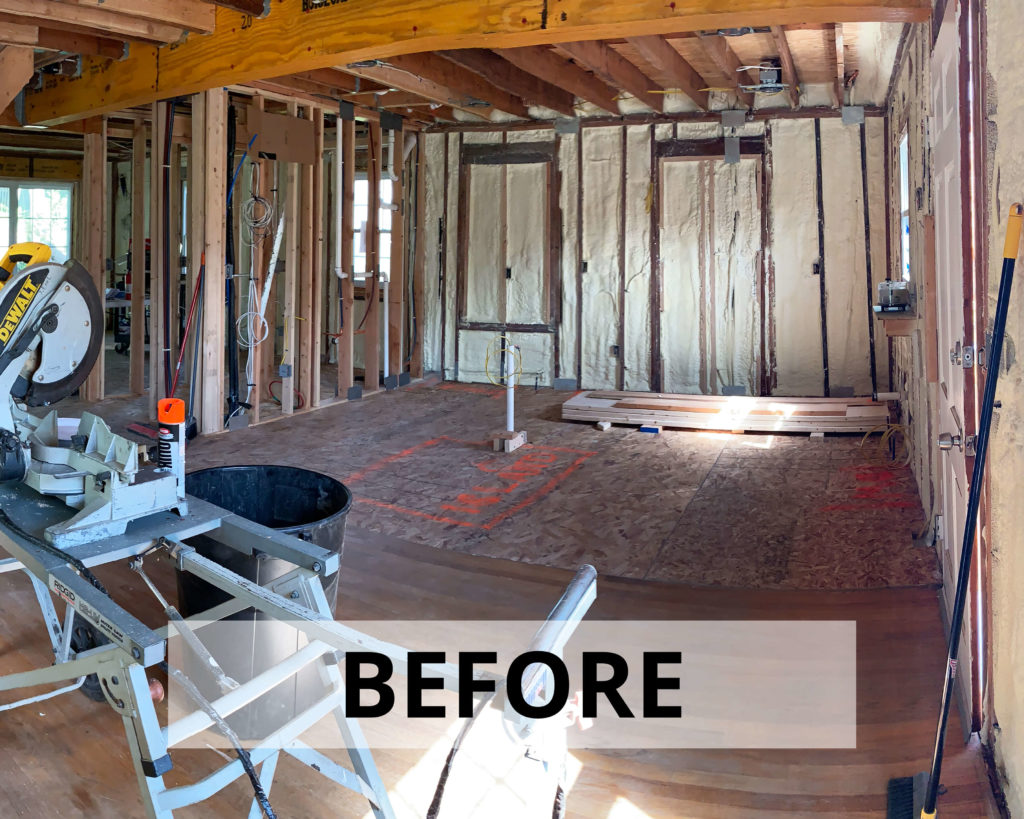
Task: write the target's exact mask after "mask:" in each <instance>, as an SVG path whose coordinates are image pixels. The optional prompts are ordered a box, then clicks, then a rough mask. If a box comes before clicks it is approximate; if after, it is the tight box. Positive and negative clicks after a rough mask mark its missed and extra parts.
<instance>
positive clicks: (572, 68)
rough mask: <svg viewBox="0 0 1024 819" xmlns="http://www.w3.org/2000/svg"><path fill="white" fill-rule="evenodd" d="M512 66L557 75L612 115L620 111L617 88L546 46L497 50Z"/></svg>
mask: <svg viewBox="0 0 1024 819" xmlns="http://www.w3.org/2000/svg"><path fill="white" fill-rule="evenodd" d="M495 53H496V54H499V55H500V56H501V57H503V58H504V59H506V60H508V61H509V62H510V63H512V65H514V66H517V67H518V68H520V69H522V70H523V71H527V72H529V73H531V74H533V75H535V76H537V77H540V78H542V79H547V78H551V77H557V78H558V84H559V85H560V86H561V87H562V88H564V89H566V90H567V91H570V92H572V93H573V94H575V95H576V96H577V97H579V98H580V99H581V100H585V101H586V102H589V103H592V104H593V105H596V106H597V107H598V108H602V109H604V110H605V111H607V112H608V113H610V114H618V113H619V104H618V103H617V102H616V101H615V97H616V95H617V93H618V92H617V90H616V89H614V88H612V87H611V86H610V85H608V83H606V82H604V81H603V80H602V79H600V78H599V77H595V76H594V75H593V74H591V73H590V72H589V71H585V70H584V69H582V68H580V67H579V66H578V65H576V63H574V62H572V61H571V60H567V59H565V58H564V57H562V56H561V55H559V54H556V53H555V52H554V51H552V50H551V49H549V48H546V47H544V46H531V47H528V48H499V49H496V51H495Z"/></svg>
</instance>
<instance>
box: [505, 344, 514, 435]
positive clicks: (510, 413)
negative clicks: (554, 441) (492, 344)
mask: <svg viewBox="0 0 1024 819" xmlns="http://www.w3.org/2000/svg"><path fill="white" fill-rule="evenodd" d="M514 352H515V347H514V346H513V345H511V344H509V343H508V336H505V432H515V431H516V420H515V415H516V382H515V373H513V372H512V366H513V365H512V361H513V357H514V356H513V353H514Z"/></svg>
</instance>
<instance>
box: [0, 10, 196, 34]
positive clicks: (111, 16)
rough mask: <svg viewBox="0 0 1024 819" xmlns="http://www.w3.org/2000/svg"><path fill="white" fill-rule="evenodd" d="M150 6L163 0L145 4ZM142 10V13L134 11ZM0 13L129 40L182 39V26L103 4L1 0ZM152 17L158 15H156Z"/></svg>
mask: <svg viewBox="0 0 1024 819" xmlns="http://www.w3.org/2000/svg"><path fill="white" fill-rule="evenodd" d="M148 5H150V6H151V7H152V8H156V7H157V6H158V5H159V6H163V5H164V4H163V3H159V4H157V3H155V2H154V3H151V4H148ZM136 13H137V14H138V13H141V12H136ZM0 14H5V15H10V16H12V17H21V18H23V19H24V20H25V21H26V22H27V21H33V22H34V23H35V24H36V25H40V24H45V25H46V26H47V27H49V28H60V27H61V25H62V24H65V23H66V24H68V25H72V26H75V27H76V28H78V29H81V28H89V29H95V30H96V31H97V33H103V34H106V35H107V36H120V37H126V38H128V39H132V40H147V41H152V42H155V43H173V42H176V41H177V40H179V39H180V38H181V35H182V33H183V30H184V27H183V26H174V25H168V24H166V23H158V22H154V21H153V20H147V19H145V18H143V17H130V16H128V15H126V14H120V13H118V12H116V11H107V10H106V7H105V6H104V7H95V8H90V7H87V6H78V5H73V4H66V3H54V2H52V0H0ZM155 16H159V15H158V14H157V15H155Z"/></svg>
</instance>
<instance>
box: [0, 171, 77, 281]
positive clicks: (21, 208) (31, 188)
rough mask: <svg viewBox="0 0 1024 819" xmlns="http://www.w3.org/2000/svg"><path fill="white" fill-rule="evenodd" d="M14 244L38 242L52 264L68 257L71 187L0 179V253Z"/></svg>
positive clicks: (62, 184) (69, 246) (60, 184)
mask: <svg viewBox="0 0 1024 819" xmlns="http://www.w3.org/2000/svg"><path fill="white" fill-rule="evenodd" d="M15 242H42V243H43V244H46V245H49V246H50V249H51V250H52V251H53V256H52V259H53V261H55V262H66V261H67V260H68V257H69V256H70V255H71V184H70V183H52V182H51V183H48V184H40V183H38V182H32V181H26V182H14V181H10V182H5V181H3V180H0V252H2V251H5V250H6V249H7V248H8V247H10V246H11V245H12V244H14V243H15Z"/></svg>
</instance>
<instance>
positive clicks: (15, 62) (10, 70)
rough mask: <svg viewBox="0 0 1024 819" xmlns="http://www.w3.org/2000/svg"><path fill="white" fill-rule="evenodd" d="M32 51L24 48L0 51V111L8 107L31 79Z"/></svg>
mask: <svg viewBox="0 0 1024 819" xmlns="http://www.w3.org/2000/svg"><path fill="white" fill-rule="evenodd" d="M33 53H34V52H33V50H32V48H30V47H26V46H6V47H5V48H2V49H0V111H3V110H4V109H5V108H6V107H7V106H8V105H10V104H11V103H12V102H13V101H14V98H15V97H16V96H18V94H19V93H20V92H21V89H22V88H24V87H25V84H26V83H27V82H28V81H29V80H30V79H32V74H33V72H34V71H35V67H34V63H33V59H32V57H33Z"/></svg>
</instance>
